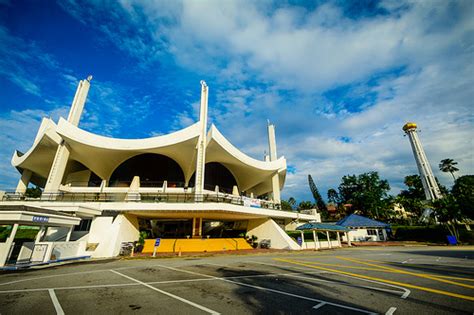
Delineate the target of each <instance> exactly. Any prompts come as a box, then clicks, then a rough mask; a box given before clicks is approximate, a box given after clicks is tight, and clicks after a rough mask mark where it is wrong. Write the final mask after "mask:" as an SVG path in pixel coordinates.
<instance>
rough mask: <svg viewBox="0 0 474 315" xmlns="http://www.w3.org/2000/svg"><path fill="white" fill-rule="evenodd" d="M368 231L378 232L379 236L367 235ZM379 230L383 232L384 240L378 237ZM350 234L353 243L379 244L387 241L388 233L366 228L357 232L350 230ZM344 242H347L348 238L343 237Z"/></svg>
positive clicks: (383, 230)
mask: <svg viewBox="0 0 474 315" xmlns="http://www.w3.org/2000/svg"><path fill="white" fill-rule="evenodd" d="M367 230H376V231H377V235H369V234H368V233H367ZM378 230H382V233H383V236H384V239H381V238H380V237H379V235H378V233H379V232H378ZM348 234H349V239H350V240H351V242H379V241H386V240H387V231H386V230H385V229H370V228H369V229H365V228H360V229H357V230H350V231H349V232H348ZM342 240H343V241H344V242H347V239H346V236H345V235H343V237H342Z"/></svg>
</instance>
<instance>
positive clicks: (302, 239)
mask: <svg viewBox="0 0 474 315" xmlns="http://www.w3.org/2000/svg"><path fill="white" fill-rule="evenodd" d="M300 233H301V249H303V245H304V232H303V231H300Z"/></svg>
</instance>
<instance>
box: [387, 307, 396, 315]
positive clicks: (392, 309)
mask: <svg viewBox="0 0 474 315" xmlns="http://www.w3.org/2000/svg"><path fill="white" fill-rule="evenodd" d="M396 310H397V308H396V307H391V308H389V309H388V311H387V312H386V313H385V315H392V314H393V313H395V311H396Z"/></svg>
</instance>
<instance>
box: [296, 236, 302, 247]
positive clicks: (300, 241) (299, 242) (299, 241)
mask: <svg viewBox="0 0 474 315" xmlns="http://www.w3.org/2000/svg"><path fill="white" fill-rule="evenodd" d="M296 242H297V243H298V245H300V246H301V244H303V239H302V238H301V236H298V238H297V239H296Z"/></svg>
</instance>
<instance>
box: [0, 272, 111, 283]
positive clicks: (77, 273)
mask: <svg viewBox="0 0 474 315" xmlns="http://www.w3.org/2000/svg"><path fill="white" fill-rule="evenodd" d="M103 271H104V270H94V271H81V272H71V273H62V274H57V275H50V276H41V277H31V278H26V279H20V280H13V281H9V282H3V283H0V286H1V285H8V284H14V283H18V282H24V281H32V280H39V279H47V278H55V277H64V276H74V275H79V274H87V273H94V272H103Z"/></svg>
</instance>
